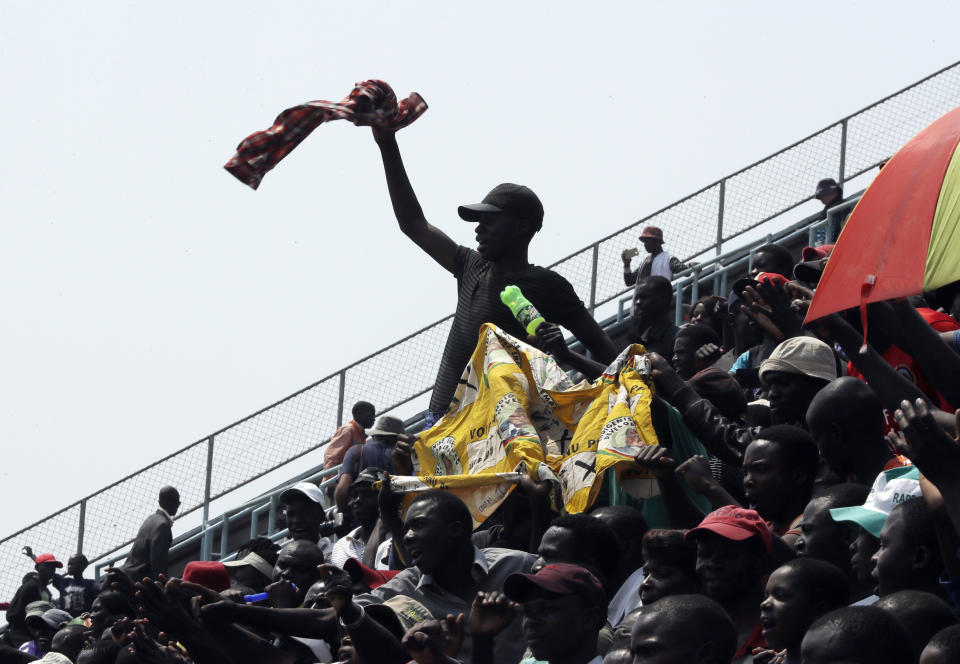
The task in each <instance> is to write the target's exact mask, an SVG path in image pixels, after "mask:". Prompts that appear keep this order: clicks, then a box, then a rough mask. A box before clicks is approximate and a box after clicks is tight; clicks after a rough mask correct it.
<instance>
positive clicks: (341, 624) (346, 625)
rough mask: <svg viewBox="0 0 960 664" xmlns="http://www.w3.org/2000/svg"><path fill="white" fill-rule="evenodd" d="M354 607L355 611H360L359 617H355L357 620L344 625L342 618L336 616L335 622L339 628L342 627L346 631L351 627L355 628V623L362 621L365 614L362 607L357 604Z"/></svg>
mask: <svg viewBox="0 0 960 664" xmlns="http://www.w3.org/2000/svg"><path fill="white" fill-rule="evenodd" d="M355 606H356V607H357V609H358V610H359V611H360V615H359V616H357V619H356V620H354V621H353V622H351V623H345V622H343V618H342V617H341V616H339V615H338V616H337V621H339V623H340V626H341V627H344V628H346V629H349V628H351V627H356V625H357V623H358V622H360V621H361V620H363V617H364V616H365V615H366V613H365V612H364V610H363V607H362V606H360V605H359V604H355Z"/></svg>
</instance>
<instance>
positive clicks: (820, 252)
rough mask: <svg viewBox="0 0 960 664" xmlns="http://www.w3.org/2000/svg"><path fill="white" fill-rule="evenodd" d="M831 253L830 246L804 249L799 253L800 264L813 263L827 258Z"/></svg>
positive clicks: (831, 246)
mask: <svg viewBox="0 0 960 664" xmlns="http://www.w3.org/2000/svg"><path fill="white" fill-rule="evenodd" d="M831 252H833V245H832V244H821V245H820V246H819V247H804V248H803V251H801V252H800V258H801V262H803V263H806V262H807V261H815V260H819V259H821V258H826V257H828V256H829V255H830V254H831Z"/></svg>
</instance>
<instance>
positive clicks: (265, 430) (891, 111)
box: [0, 63, 960, 599]
mask: <svg viewBox="0 0 960 664" xmlns="http://www.w3.org/2000/svg"><path fill="white" fill-rule="evenodd" d="M958 103H960V63H955V64H953V65H951V66H949V67H946V68H944V69H942V70H940V71H938V72H935V73H934V74H931V75H930V76H928V77H926V78H924V79H923V80H921V81H919V82H917V83H915V84H913V85H911V86H909V87H907V88H904V89H902V90H900V91H899V92H896V93H894V94H892V95H890V96H888V97H885V98H884V99H882V100H880V101H878V102H876V103H874V104H872V105H870V106H868V107H866V108H864V109H862V110H860V111H858V112H856V113H854V114H852V115H849V116H847V117H845V118H843V119H841V120H840V121H838V122H836V123H834V124H832V125H830V126H828V127H826V128H824V129H822V130H820V131H818V132H815V133H814V134H811V135H810V136H808V137H806V138H804V139H802V140H800V141H798V142H796V143H794V144H792V145H790V146H788V147H786V148H784V149H783V150H780V151H779V152H776V153H774V154H772V155H770V156H769V157H767V158H765V159H763V160H761V161H758V162H756V163H754V164H751V165H750V166H748V167H746V168H744V169H741V170H739V171H737V172H736V173H733V174H731V175H729V176H727V177H724V178H722V179H720V180H718V181H716V182H714V183H712V184H710V185H708V186H706V187H704V188H702V189H700V190H699V191H697V192H696V193H694V194H692V195H690V196H687V197H686V198H684V199H682V200H680V201H677V202H676V203H674V204H673V205H670V206H668V207H666V208H663V209H661V210H659V211H657V212H655V213H653V214H651V215H649V216H647V217H644V218H643V219H640V220H638V221H636V222H634V223H632V224H630V225H629V226H627V227H625V228H623V229H621V230H620V231H618V232H616V233H613V234H611V235H608V236H606V237H604V238H602V239H600V240H598V241H596V242H594V243H592V244H590V245H588V246H586V247H584V248H583V249H581V250H579V251H576V252H574V253H572V254H570V255H569V256H566V257H565V258H563V259H562V260H560V261H558V262H556V263H554V264H553V265H551V266H550V267H551V268H552V269H554V270H555V271H556V272H558V273H560V274H562V275H563V276H564V277H566V278H567V279H568V280H569V281H570V283H571V284H572V285H573V287H574V288H575V289H576V290H577V292H578V293H579V294H580V295H581V297H583V298H584V300H585V301H586V302H587V306H588V308H589V309H590V310H591V311H594V310H596V308H597V307H599V306H601V305H603V304H605V303H608V302H613V301H614V300H616V299H617V298H618V297H620V296H622V295H623V294H624V293H625V292H626V291H627V288H625V286H624V284H623V281H622V279H623V277H622V264H621V259H620V252H621V251H622V249H624V248H626V247H632V246H636V235H637V229H638V227H639V226H641V225H646V224H652V225H656V226H659V227H661V228H663V229H664V230H665V232H666V236H667V243H668V248H669V249H670V251H671V252H672V253H673V254H675V255H678V256H681V257H689V258H693V257H698V256H703V255H706V254H709V253H711V252H712V253H714V254H716V255H719V254H721V253H722V248H723V245H724V243H728V242H730V241H731V240H734V239H736V238H739V237H740V236H742V235H743V234H744V233H746V232H747V231H750V230H751V229H756V228H757V227H759V226H762V225H764V224H768V223H769V224H771V225H775V224H777V223H780V222H782V221H788V220H787V219H786V217H787V216H788V215H789V214H790V213H791V211H793V210H795V209H796V208H797V207H798V206H800V205H802V204H804V203H806V202H808V201H810V200H811V196H810V192H811V190H812V189H813V186H814V183H815V182H816V181H817V180H818V179H819V178H821V177H829V176H833V177H835V178H836V179H837V180H838V181H839V182H841V183H843V182H848V181H849V180H851V179H853V178H855V177H857V176H858V175H861V174H864V173H867V172H868V171H869V170H870V169H872V168H875V167H876V166H877V165H878V164H880V163H881V162H882V161H884V160H885V159H887V158H889V156H890V155H892V154H893V153H894V152H895V151H896V150H897V149H898V148H899V147H900V146H902V145H903V144H904V143H905V142H906V141H907V140H909V139H910V138H911V137H912V136H913V135H914V134H916V133H917V132H918V131H919V130H920V129H922V128H923V127H925V126H926V125H927V124H929V123H930V122H933V121H934V120H935V119H937V118H938V117H940V116H941V115H943V114H944V113H945V112H947V111H948V110H950V109H952V108H953V107H954V106H956V105H957V104H958ZM451 320H452V316H448V317H446V318H443V319H441V320H439V321H437V322H435V323H433V324H431V325H428V326H426V327H424V328H422V329H420V330H418V331H417V332H414V333H413V334H411V335H408V336H406V337H404V338H403V339H400V340H399V341H397V342H395V343H393V344H391V345H389V346H387V347H386V348H383V349H381V350H379V351H377V352H375V353H373V354H371V355H368V356H367V357H365V358H363V359H361V360H358V361H357V362H354V363H353V364H351V365H349V366H347V367H344V368H343V369H341V370H340V371H338V372H336V373H333V374H331V375H329V376H327V377H325V378H323V379H322V380H319V381H317V382H316V383H313V384H312V385H309V386H307V387H305V388H304V389H302V390H300V391H298V392H296V393H294V394H292V395H290V396H289V397H286V398H285V399H282V400H280V401H278V402H276V403H274V404H271V405H269V406H267V407H266V408H263V409H262V410H259V411H257V412H256V413H253V414H252V415H249V416H247V417H245V418H243V419H242V420H239V421H237V422H235V423H233V424H231V425H229V426H227V427H224V428H223V429H220V430H219V431H216V432H214V433H213V434H211V435H209V436H207V437H205V438H203V439H201V440H199V441H197V442H195V443H193V444H191V445H188V446H186V447H184V448H182V449H180V450H178V451H176V452H174V453H172V454H170V455H168V456H166V457H164V458H163V459H161V460H159V461H157V462H155V463H153V464H150V465H149V466H147V467H145V468H143V469H141V470H139V471H137V472H135V473H133V474H131V475H128V476H127V477H124V478H123V479H121V480H118V481H117V482H114V483H113V484H111V485H110V486H108V487H105V488H104V489H101V490H100V491H97V492H95V493H93V494H90V495H89V496H87V497H85V498H83V499H81V500H79V501H77V502H75V503H73V504H71V505H69V506H67V507H65V508H64V509H62V510H60V511H58V512H56V513H54V514H51V515H50V516H48V517H45V518H44V519H41V520H40V521H38V522H36V523H34V524H31V525H30V526H27V527H26V528H23V529H21V530H18V531H17V532H15V533H13V534H11V535H9V536H7V537H5V538H4V539H2V540H0V599H2V598H4V597H7V598H9V597H12V594H13V592H14V590H15V588H16V587H17V586H18V585H19V583H20V579H21V578H22V576H23V574H24V572H25V571H26V569H27V568H25V562H26V559H25V558H24V557H23V556H22V554H21V553H20V547H21V546H22V545H23V544H30V545H31V546H33V548H34V549H35V550H37V551H41V550H42V551H52V552H54V553H57V554H58V555H66V552H70V551H75V550H82V551H83V552H84V553H85V554H86V555H87V556H88V558H90V559H91V560H98V559H101V558H105V557H107V556H110V555H111V554H112V553H114V552H117V551H120V550H121V549H122V548H123V547H124V546H126V545H128V544H129V543H130V542H131V540H132V539H133V537H134V536H135V534H136V532H137V529H138V527H139V525H140V522H141V520H142V519H143V518H144V517H145V516H146V515H147V514H149V513H150V512H152V511H153V510H154V509H155V504H156V492H157V490H158V489H159V487H160V486H162V485H164V484H173V485H175V486H176V487H177V488H178V489H179V490H180V495H181V499H182V501H183V505H182V511H181V513H180V514H179V515H178V518H179V517H182V516H184V515H188V514H193V513H195V512H197V511H198V510H201V511H202V517H203V518H202V521H203V523H206V521H207V520H208V518H209V509H210V504H211V502H212V501H214V500H216V499H218V498H221V497H225V496H228V495H230V494H232V493H233V492H235V491H237V490H238V489H241V488H242V487H244V486H245V485H247V484H248V483H249V482H251V481H253V480H256V479H258V478H261V477H262V476H264V475H266V474H267V473H270V472H272V471H274V470H276V469H278V468H280V467H282V466H285V465H287V464H289V463H291V462H292V461H295V460H296V459H299V458H301V457H302V456H303V455H305V454H308V453H309V452H311V451H313V450H316V449H317V448H319V447H320V446H322V445H323V444H324V443H325V442H326V441H327V440H328V437H329V435H330V433H331V432H332V431H333V430H334V429H335V428H336V427H337V426H338V425H340V424H342V423H343V421H344V414H345V408H346V407H348V406H349V405H350V404H352V403H354V402H356V401H358V400H361V399H368V400H371V401H374V402H375V403H376V404H377V405H378V407H379V409H380V412H388V411H392V410H395V409H397V408H398V407H400V406H402V405H404V404H407V403H409V402H410V401H411V400H413V399H416V398H417V397H419V396H421V395H423V394H425V393H426V392H428V391H429V389H430V387H431V386H432V384H433V380H434V377H435V376H436V372H437V368H438V365H439V361H440V354H439V353H438V352H437V349H438V348H441V347H442V346H443V344H444V341H445V339H446V336H447V333H448V331H449V328H450V323H451Z"/></svg>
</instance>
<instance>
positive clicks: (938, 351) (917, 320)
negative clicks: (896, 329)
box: [891, 299, 960, 407]
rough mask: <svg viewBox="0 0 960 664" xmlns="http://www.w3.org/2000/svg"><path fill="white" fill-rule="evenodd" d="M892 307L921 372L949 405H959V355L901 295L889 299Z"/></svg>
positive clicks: (909, 349) (908, 349)
mask: <svg viewBox="0 0 960 664" xmlns="http://www.w3.org/2000/svg"><path fill="white" fill-rule="evenodd" d="M891 305H892V306H893V311H894V313H895V314H896V315H897V317H898V322H899V323H900V327H901V329H902V330H903V332H904V336H905V337H906V342H907V345H908V346H909V348H907V349H906V350H907V352H909V353H910V354H911V355H913V357H914V358H915V359H916V360H917V362H918V363H919V364H920V368H921V369H923V373H924V375H925V376H926V377H927V379H928V380H929V381H930V382H931V383H933V386H934V387H935V388H936V390H937V391H938V392H939V393H940V394H941V395H942V396H943V398H944V399H946V400H947V403H949V404H950V405H951V406H954V407H958V406H960V380H958V379H957V377H958V376H960V355H958V354H957V353H955V352H954V351H953V350H952V349H951V348H949V347H947V346H945V345H944V344H942V343H938V341H939V340H940V339H939V336H940V333H938V332H937V331H936V330H934V329H933V328H932V327H930V325H928V324H927V321H925V320H923V316H921V315H920V313H919V312H918V311H917V310H916V309H915V308H914V307H913V305H912V304H910V301H909V300H907V299H903V300H900V301H896V300H894V301H892V302H891Z"/></svg>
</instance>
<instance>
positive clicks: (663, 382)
mask: <svg viewBox="0 0 960 664" xmlns="http://www.w3.org/2000/svg"><path fill="white" fill-rule="evenodd" d="M647 359H649V360H650V368H651V369H652V371H651V374H652V375H653V382H654V384H655V385H656V386H657V389H658V390H660V391H661V392H663V393H664V396H669V395H673V394H676V393H677V392H679V391H680V390H681V389H683V388H684V387H685V386H686V382H685V381H684V380H683V379H682V378H681V377H680V376H679V374H677V372H676V371H674V369H673V367H672V366H670V363H669V362H667V359H666V358H665V357H663V356H662V355H660V354H659V353H652V352H651V353H647Z"/></svg>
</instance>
